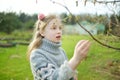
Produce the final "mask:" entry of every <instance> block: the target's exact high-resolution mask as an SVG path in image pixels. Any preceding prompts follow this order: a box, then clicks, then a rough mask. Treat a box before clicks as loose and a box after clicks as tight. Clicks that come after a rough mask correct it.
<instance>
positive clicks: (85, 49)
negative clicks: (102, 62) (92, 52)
mask: <svg viewBox="0 0 120 80" xmlns="http://www.w3.org/2000/svg"><path fill="white" fill-rule="evenodd" d="M90 44H91V43H90V42H89V43H88V44H87V45H86V47H84V48H83V50H82V52H83V54H87V52H88V50H89V48H90Z"/></svg>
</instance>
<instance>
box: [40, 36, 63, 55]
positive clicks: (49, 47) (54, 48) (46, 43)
mask: <svg viewBox="0 0 120 80" xmlns="http://www.w3.org/2000/svg"><path fill="white" fill-rule="evenodd" d="M60 47H61V42H58V43H55V42H52V41H50V40H48V39H46V38H43V39H42V44H41V46H40V48H42V49H44V50H46V51H48V52H51V53H55V54H56V53H57V52H59V48H60Z"/></svg>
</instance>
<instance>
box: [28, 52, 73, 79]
mask: <svg viewBox="0 0 120 80" xmlns="http://www.w3.org/2000/svg"><path fill="white" fill-rule="evenodd" d="M30 65H31V69H32V73H33V75H34V79H35V80H72V79H71V78H72V77H73V76H74V75H75V71H73V70H72V69H71V68H70V67H69V65H68V62H67V61H65V62H64V63H63V64H62V65H61V66H60V67H57V66H56V65H54V64H53V63H51V62H50V61H49V60H48V59H47V58H46V57H45V56H44V55H42V54H40V53H38V52H32V54H31V56H30Z"/></svg>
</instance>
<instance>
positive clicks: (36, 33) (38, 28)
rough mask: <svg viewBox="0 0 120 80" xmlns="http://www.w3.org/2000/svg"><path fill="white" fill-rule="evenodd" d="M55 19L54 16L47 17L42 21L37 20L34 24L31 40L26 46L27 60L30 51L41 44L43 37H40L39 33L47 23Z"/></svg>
mask: <svg viewBox="0 0 120 80" xmlns="http://www.w3.org/2000/svg"><path fill="white" fill-rule="evenodd" d="M56 18H57V17H56V16H55V15H49V16H45V17H44V19H42V20H38V21H37V22H36V23H35V28H34V34H33V38H32V41H31V43H30V44H29V46H28V51H27V57H28V58H29V57H30V54H31V51H32V50H34V49H36V48H38V47H39V46H40V44H41V39H42V38H43V36H41V34H40V32H43V31H44V29H45V27H46V26H47V25H48V23H49V22H50V21H51V20H53V19H56Z"/></svg>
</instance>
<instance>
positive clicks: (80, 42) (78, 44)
mask: <svg viewBox="0 0 120 80" xmlns="http://www.w3.org/2000/svg"><path fill="white" fill-rule="evenodd" d="M86 41H87V40H80V41H79V42H78V43H77V45H76V46H80V45H81V44H83V43H84V42H86Z"/></svg>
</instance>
